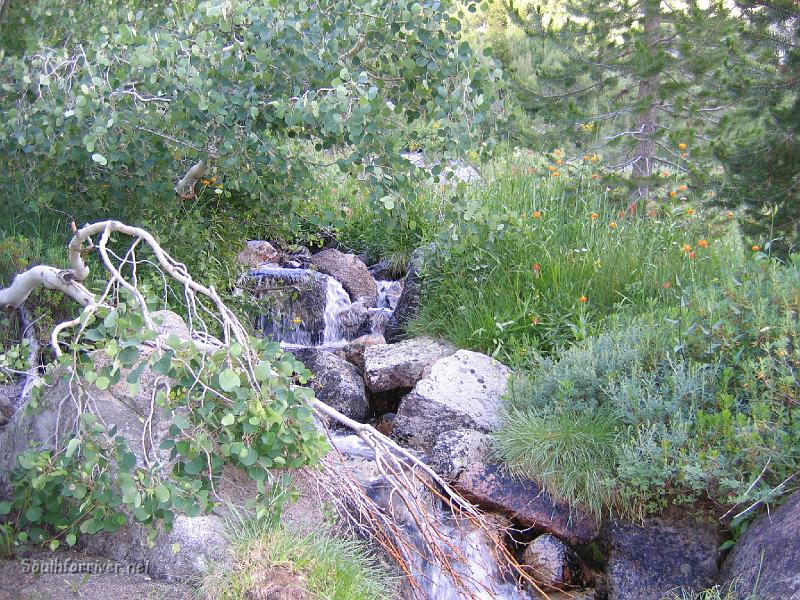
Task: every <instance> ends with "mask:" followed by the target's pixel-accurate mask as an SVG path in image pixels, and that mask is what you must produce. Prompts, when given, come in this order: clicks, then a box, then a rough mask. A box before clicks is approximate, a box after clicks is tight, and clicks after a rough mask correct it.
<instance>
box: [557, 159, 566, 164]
mask: <svg viewBox="0 0 800 600" xmlns="http://www.w3.org/2000/svg"><path fill="white" fill-rule="evenodd" d="M556 164H557V165H563V164H564V161H563V160H561V159H560V158H559V159H558V160H557V161H556Z"/></svg>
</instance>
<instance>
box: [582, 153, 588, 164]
mask: <svg viewBox="0 0 800 600" xmlns="http://www.w3.org/2000/svg"><path fill="white" fill-rule="evenodd" d="M583 160H585V161H587V162H588V161H589V155H588V154H584V155H583Z"/></svg>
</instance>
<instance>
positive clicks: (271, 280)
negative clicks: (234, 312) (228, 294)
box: [244, 265, 328, 345]
mask: <svg viewBox="0 0 800 600" xmlns="http://www.w3.org/2000/svg"><path fill="white" fill-rule="evenodd" d="M244 287H245V288H246V289H247V290H248V291H249V292H250V293H251V294H252V295H253V296H254V297H255V298H256V299H258V300H260V302H261V304H263V306H264V309H263V310H264V314H263V315H262V316H260V317H259V318H258V320H257V323H256V328H257V329H259V330H260V331H262V332H263V334H264V336H265V337H266V338H267V339H270V340H275V341H286V342H289V343H292V344H303V345H313V344H319V343H321V342H322V341H323V339H324V334H325V305H326V304H327V299H328V278H327V277H325V275H323V274H322V273H318V272H316V271H312V270H309V269H287V268H283V267H276V266H270V265H267V266H262V267H261V268H259V269H258V270H256V271H253V272H252V273H251V274H250V278H249V280H248V281H247V283H246V284H245V285H244Z"/></svg>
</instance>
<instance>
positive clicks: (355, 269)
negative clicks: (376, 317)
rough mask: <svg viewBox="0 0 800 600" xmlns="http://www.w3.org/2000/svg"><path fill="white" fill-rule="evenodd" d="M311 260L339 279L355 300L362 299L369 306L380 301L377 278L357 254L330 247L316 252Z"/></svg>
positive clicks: (323, 270) (313, 263) (324, 271)
mask: <svg viewBox="0 0 800 600" xmlns="http://www.w3.org/2000/svg"><path fill="white" fill-rule="evenodd" d="M309 262H310V263H311V264H312V265H314V266H316V267H317V268H318V269H319V270H320V271H322V272H323V273H327V274H328V275H330V276H332V277H333V278H335V279H336V280H337V281H339V282H340V283H341V284H342V287H343V288H344V289H345V290H347V293H348V294H350V298H351V299H352V300H353V301H356V300H362V301H363V304H364V306H366V307H367V308H372V307H374V306H375V305H376V304H377V303H378V288H377V286H376V285H375V280H374V279H373V278H372V275H370V274H369V271H368V270H367V265H365V264H364V263H363V262H361V261H360V260H359V259H358V258H357V257H356V256H355V255H353V254H345V253H344V252H339V250H336V249H335V248H328V249H327V250H323V251H322V252H318V253H317V254H314V255H313V256H312V257H311V258H310V259H309Z"/></svg>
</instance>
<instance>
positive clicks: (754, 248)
mask: <svg viewBox="0 0 800 600" xmlns="http://www.w3.org/2000/svg"><path fill="white" fill-rule="evenodd" d="M750 250H752V251H753V252H758V251H759V250H761V246H759V245H758V244H756V245H755V246H753V247H752V248H750Z"/></svg>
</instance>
